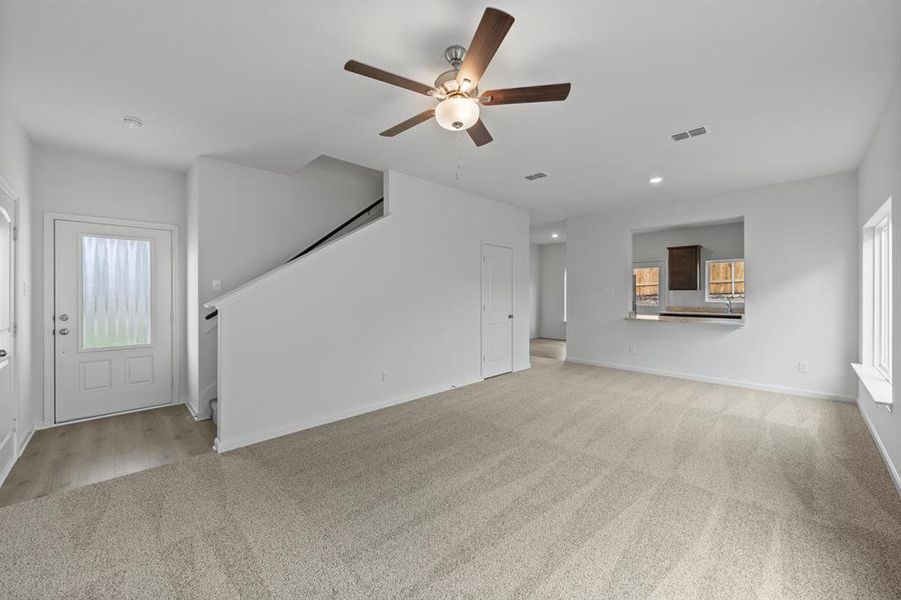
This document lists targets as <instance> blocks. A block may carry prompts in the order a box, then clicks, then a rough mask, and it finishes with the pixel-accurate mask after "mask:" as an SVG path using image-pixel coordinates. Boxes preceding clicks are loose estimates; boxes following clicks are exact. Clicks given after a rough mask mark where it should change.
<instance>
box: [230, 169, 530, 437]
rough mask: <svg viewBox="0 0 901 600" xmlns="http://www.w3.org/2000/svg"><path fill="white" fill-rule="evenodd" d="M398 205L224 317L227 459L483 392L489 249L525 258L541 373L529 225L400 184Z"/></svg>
mask: <svg viewBox="0 0 901 600" xmlns="http://www.w3.org/2000/svg"><path fill="white" fill-rule="evenodd" d="M386 194H387V199H388V203H389V214H388V215H387V216H386V217H385V218H383V219H381V220H379V221H376V222H374V223H372V224H370V225H368V226H367V227H364V228H362V229H360V230H359V231H357V232H355V233H353V234H351V235H349V236H348V237H346V238H344V239H343V240H340V241H339V242H336V243H335V244H333V245H331V246H328V247H326V248H324V249H323V250H321V251H319V252H316V253H314V254H311V255H309V256H308V257H305V258H304V259H302V260H300V261H297V262H295V263H292V264H291V265H289V266H287V267H285V268H283V269H282V270H280V271H278V272H276V273H274V274H272V275H270V276H269V277H267V278H266V279H264V280H262V281H259V282H256V283H255V284H254V285H252V286H249V288H246V290H247V291H245V292H236V293H235V294H233V295H232V296H231V297H230V298H227V299H226V302H227V304H225V305H220V316H219V319H220V325H219V329H220V330H219V335H220V340H219V344H220V346H219V349H220V354H219V367H220V379H219V386H220V387H219V402H220V405H219V406H220V411H221V412H220V420H219V448H220V450H226V449H232V448H235V447H238V446H241V445H245V444H248V443H252V442H255V441H258V440H261V439H267V438H270V437H274V436H277V435H282V434H285V433H289V432H291V431H296V430H299V429H303V428H306V427H311V426H313V425H316V424H319V423H323V422H328V421H332V420H336V419H339V418H343V417H346V416H349V415H352V414H357V413H361V412H366V411H369V410H373V409H375V408H379V407H382V406H386V405H389V404H393V403H397V402H402V401H405V400H410V399H413V398H417V397H420V396H424V395H427V394H430V393H434V392H437V391H440V390H446V389H448V388H450V387H451V386H454V385H463V384H468V383H472V382H474V381H478V380H480V379H481V360H480V359H481V354H482V353H481V311H480V297H481V292H480V290H481V262H482V261H481V252H482V248H481V247H482V242H483V241H490V242H495V243H501V244H505V245H509V246H511V247H512V248H513V259H514V310H513V312H514V315H521V317H519V318H514V322H513V327H514V332H513V337H514V340H513V343H514V355H513V368H514V370H520V369H525V368H527V367H528V366H529V344H528V334H529V320H528V318H527V316H526V315H527V311H526V307H527V306H528V302H529V214H528V212H527V211H525V210H522V209H519V208H514V207H511V206H508V205H505V204H500V203H497V202H493V201H490V200H486V199H484V198H481V197H479V196H474V195H471V194H467V193H465V192H462V191H459V190H457V189H453V188H449V187H445V186H441V185H437V184H434V183H430V182H428V181H424V180H422V179H417V178H414V177H410V176H407V175H403V174H400V173H396V172H390V173H389V174H388V176H387V181H386ZM519 307H522V310H521V312H520V308H519ZM249 349H250V350H249ZM383 373H384V375H385V376H384V378H383Z"/></svg>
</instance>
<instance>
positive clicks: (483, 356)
mask: <svg viewBox="0 0 901 600" xmlns="http://www.w3.org/2000/svg"><path fill="white" fill-rule="evenodd" d="M485 360H486V359H485V355H484V354H483V355H482V362H485Z"/></svg>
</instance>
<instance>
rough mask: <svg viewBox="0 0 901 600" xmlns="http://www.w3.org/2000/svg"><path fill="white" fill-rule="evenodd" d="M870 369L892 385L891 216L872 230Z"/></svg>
mask: <svg viewBox="0 0 901 600" xmlns="http://www.w3.org/2000/svg"><path fill="white" fill-rule="evenodd" d="M873 368H874V369H876V370H877V371H879V373H880V374H881V375H882V376H883V377H885V379H886V380H887V381H889V382H891V381H892V215H891V213H889V214H888V215H886V216H885V217H884V218H882V219H881V220H880V221H879V222H878V223H877V224H876V226H875V227H874V228H873Z"/></svg>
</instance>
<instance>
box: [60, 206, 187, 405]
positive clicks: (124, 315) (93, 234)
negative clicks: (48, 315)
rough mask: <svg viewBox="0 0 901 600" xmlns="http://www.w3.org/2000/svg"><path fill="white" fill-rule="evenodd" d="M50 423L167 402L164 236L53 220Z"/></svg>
mask: <svg viewBox="0 0 901 600" xmlns="http://www.w3.org/2000/svg"><path fill="white" fill-rule="evenodd" d="M54 256H55V265H54V331H55V335H54V346H55V348H54V352H55V361H56V362H55V380H56V394H55V400H56V418H55V420H56V422H57V423H61V422H63V421H71V420H73V419H84V418H87V417H95V416H98V415H105V414H111V413H117V412H123V411H129V410H135V409H139V408H147V407H150V406H157V405H162V404H169V403H170V402H172V397H173V393H174V379H173V368H172V323H173V314H172V232H171V231H170V230H167V229H153V228H145V227H126V226H121V225H108V224H102V223H90V222H80V221H71V220H63V219H57V220H55V221H54Z"/></svg>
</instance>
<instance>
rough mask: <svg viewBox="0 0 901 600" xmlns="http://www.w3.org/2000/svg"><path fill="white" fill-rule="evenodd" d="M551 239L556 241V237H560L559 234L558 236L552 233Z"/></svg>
mask: <svg viewBox="0 0 901 600" xmlns="http://www.w3.org/2000/svg"><path fill="white" fill-rule="evenodd" d="M551 237H552V238H554V239H555V240H556V239H557V238H558V237H560V234H559V233H552V234H551Z"/></svg>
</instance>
